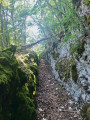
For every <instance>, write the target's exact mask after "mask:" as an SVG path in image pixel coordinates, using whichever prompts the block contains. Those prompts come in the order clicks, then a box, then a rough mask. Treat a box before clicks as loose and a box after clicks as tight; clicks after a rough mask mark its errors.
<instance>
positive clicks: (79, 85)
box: [44, 0, 90, 105]
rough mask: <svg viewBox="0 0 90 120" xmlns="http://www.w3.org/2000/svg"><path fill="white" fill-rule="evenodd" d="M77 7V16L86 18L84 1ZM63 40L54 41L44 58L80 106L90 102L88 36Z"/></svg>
mask: <svg viewBox="0 0 90 120" xmlns="http://www.w3.org/2000/svg"><path fill="white" fill-rule="evenodd" d="M79 5H80V6H79V7H78V12H79V14H80V15H81V16H84V15H86V16H87V15H88V13H89V9H88V7H87V6H86V5H85V4H84V1H83V0H82V1H81V3H80V4H79ZM63 39H64V37H62V38H61V39H58V40H57V41H55V42H54V43H53V44H52V46H51V47H50V48H49V49H48V50H46V51H45V52H44V57H45V58H47V59H48V60H49V62H50V64H51V66H52V71H53V73H54V75H55V79H56V80H58V81H59V83H60V84H61V85H63V86H64V87H65V89H66V90H67V91H68V92H69V93H70V94H71V95H72V97H73V98H74V99H75V101H76V102H78V103H79V104H80V105H82V104H83V103H85V102H90V35H89V34H88V35H83V34H81V33H80V34H79V35H78V40H76V39H74V41H72V40H71V39H68V40H67V42H64V40H63ZM45 55H46V56H45Z"/></svg>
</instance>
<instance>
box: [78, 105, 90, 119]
mask: <svg viewBox="0 0 90 120" xmlns="http://www.w3.org/2000/svg"><path fill="white" fill-rule="evenodd" d="M80 113H81V116H82V117H83V119H84V120H90V103H84V105H83V106H82V108H81V111H80Z"/></svg>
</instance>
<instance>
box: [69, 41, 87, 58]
mask: <svg viewBox="0 0 90 120" xmlns="http://www.w3.org/2000/svg"><path fill="white" fill-rule="evenodd" d="M85 43H86V42H85V41H84V40H81V41H77V42H73V43H71V45H70V54H71V55H72V56H74V57H76V58H78V56H80V57H81V56H82V54H83V52H84V51H85V48H84V45H85Z"/></svg>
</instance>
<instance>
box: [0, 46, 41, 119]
mask: <svg viewBox="0 0 90 120" xmlns="http://www.w3.org/2000/svg"><path fill="white" fill-rule="evenodd" d="M12 50H13V49H12V48H8V49H7V50H4V51H3V52H1V53H0V119H1V120H35V117H36V110H35V109H36V100H35V94H36V88H37V81H38V79H37V78H38V77H37V75H38V67H37V66H38V65H37V64H39V60H38V57H37V56H36V57H35V55H33V56H34V57H33V60H34V61H35V62H36V63H35V62H32V61H31V60H30V56H28V57H29V58H28V64H25V63H23V62H22V63H20V62H18V61H17V59H16V57H15V56H14V53H15V51H12ZM33 63H35V64H33ZM23 64H24V65H23ZM31 65H32V66H34V67H31ZM35 65H36V66H35ZM26 67H27V68H28V69H26ZM29 73H30V74H29Z"/></svg>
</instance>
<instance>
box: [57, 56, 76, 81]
mask: <svg viewBox="0 0 90 120" xmlns="http://www.w3.org/2000/svg"><path fill="white" fill-rule="evenodd" d="M55 69H56V70H57V71H58V73H59V76H60V79H62V78H64V77H65V81H67V80H68V79H69V78H70V73H71V77H72V80H74V82H75V83H76V82H77V79H78V74H77V69H76V63H75V61H74V60H73V59H71V60H69V59H67V58H62V59H60V60H59V61H57V63H56V64H55Z"/></svg>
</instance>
